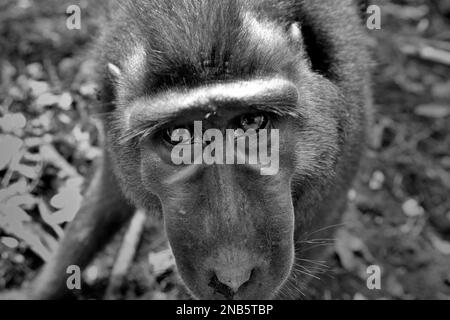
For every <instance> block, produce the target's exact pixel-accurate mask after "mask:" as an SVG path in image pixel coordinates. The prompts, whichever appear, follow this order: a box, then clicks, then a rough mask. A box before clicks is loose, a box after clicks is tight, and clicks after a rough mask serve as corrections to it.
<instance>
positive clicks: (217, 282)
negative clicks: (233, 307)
mask: <svg viewBox="0 0 450 320" xmlns="http://www.w3.org/2000/svg"><path fill="white" fill-rule="evenodd" d="M253 273H254V269H253V268H249V269H242V268H239V269H234V268H228V269H225V268H224V269H218V270H216V271H215V273H214V276H213V277H212V279H211V282H210V284H209V285H210V287H212V288H214V289H215V290H216V291H217V292H219V293H220V294H222V295H224V296H225V298H227V299H232V298H233V296H234V295H235V294H236V293H237V292H238V291H239V289H240V288H241V287H242V286H243V285H245V284H247V283H249V282H250V281H251V278H252V276H253Z"/></svg>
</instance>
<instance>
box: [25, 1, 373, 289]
mask: <svg viewBox="0 0 450 320" xmlns="http://www.w3.org/2000/svg"><path fill="white" fill-rule="evenodd" d="M112 8H113V9H112V10H111V11H110V23H109V24H108V26H107V27H105V29H104V34H103V36H102V40H101V41H100V44H99V48H100V50H99V53H100V55H99V61H100V64H99V67H100V70H99V73H100V74H101V75H103V78H102V80H101V82H102V84H103V90H102V103H103V106H104V108H105V110H104V111H106V112H107V113H108V115H107V116H106V117H105V129H106V133H107V137H108V139H107V140H108V142H107V145H108V152H109V155H111V157H109V156H108V155H107V160H106V163H107V164H109V161H110V158H111V160H112V163H113V165H112V167H113V168H114V172H115V175H116V176H117V179H118V183H117V182H114V181H112V180H114V179H115V178H114V177H111V167H110V166H109V165H105V166H103V174H102V175H100V176H99V178H98V179H97V180H96V181H100V182H98V183H97V186H98V187H99V188H101V189H100V191H94V192H93V194H92V195H91V196H89V194H88V197H90V198H88V203H89V204H92V205H93V208H88V207H87V206H85V207H83V208H84V209H83V210H82V211H84V212H81V213H80V214H79V215H78V216H77V218H76V220H75V221H74V223H73V226H71V228H70V229H69V232H68V235H67V239H66V240H65V242H64V243H63V244H62V248H61V249H60V251H59V252H58V254H57V257H56V258H55V259H54V260H53V262H52V263H50V265H49V266H47V267H46V269H45V271H44V273H43V275H42V276H41V278H40V280H38V281H37V285H35V287H34V289H33V291H32V295H33V296H34V297H40V298H54V297H58V296H59V295H60V294H61V293H62V292H63V291H64V282H65V281H64V280H63V277H64V276H65V272H64V270H65V266H67V265H70V264H78V265H80V264H81V265H85V264H86V263H87V262H88V261H89V259H90V257H91V256H92V254H93V253H94V251H95V250H94V249H97V247H98V246H99V245H100V244H101V243H104V242H105V241H106V240H107V239H108V238H109V236H110V235H111V234H113V233H114V231H115V230H116V229H117V226H118V225H120V224H121V223H123V221H124V220H126V217H127V216H129V215H130V214H131V212H132V208H131V207H129V206H127V205H125V204H124V203H126V202H125V200H124V198H122V196H120V195H119V194H118V193H117V190H116V189H115V187H114V186H116V185H120V186H121V188H122V190H123V192H124V194H125V195H126V197H127V198H128V199H129V200H131V201H132V203H133V204H134V205H136V206H142V207H145V208H147V209H148V210H149V211H153V212H161V207H163V208H164V218H165V221H166V224H167V231H168V234H169V240H170V242H171V245H172V248H173V249H174V253H175V256H176V259H177V264H178V267H179V269H180V272H181V273H182V276H183V278H184V280H185V282H186V284H187V286H188V287H189V288H190V289H191V290H193V292H194V293H195V294H196V295H197V296H198V293H199V292H206V291H207V290H208V287H207V281H206V282H205V285H203V284H198V283H199V282H202V281H203V280H204V279H205V277H206V279H208V277H210V274H209V273H208V272H209V271H208V268H210V266H214V268H219V269H220V268H221V267H222V266H221V265H220V264H221V263H222V262H223V261H224V260H223V259H225V260H226V259H228V258H224V257H223V256H218V255H216V254H215V252H216V251H217V252H219V251H220V252H221V250H222V251H223V250H224V249H223V248H224V246H229V247H233V248H235V247H237V248H239V250H238V253H236V255H237V256H239V255H241V256H242V257H243V258H242V259H253V258H254V260H255V261H256V262H255V263H260V262H258V261H259V259H262V260H264V261H265V262H261V265H264V263H266V264H269V265H270V266H268V267H264V268H265V269H264V272H263V271H261V272H260V275H259V276H260V277H261V284H260V285H261V287H260V290H259V291H264V290H263V289H265V288H266V287H264V286H265V285H266V284H265V283H267V290H274V292H258V290H256V291H254V290H253V291H252V290H250V289H249V290H248V297H253V298H264V297H273V296H274V294H276V293H278V294H279V296H280V297H283V293H285V291H286V283H288V281H290V280H286V279H287V277H288V276H291V277H293V276H294V275H295V270H292V273H291V270H290V266H288V265H287V264H290V262H288V261H287V260H288V259H290V258H289V256H290V253H289V250H291V249H292V248H291V245H292V243H291V242H292V240H291V239H289V238H290V237H293V238H294V240H295V250H296V252H297V257H298V258H301V259H310V258H315V257H317V256H319V255H320V254H321V252H322V251H321V250H318V249H316V250H314V251H311V250H308V246H306V245H305V244H306V243H307V242H305V240H307V239H309V238H311V237H312V234H313V235H314V238H329V233H330V229H324V230H323V232H315V231H317V230H319V229H321V228H326V227H328V226H330V225H332V224H335V223H337V222H338V221H339V218H340V214H341V213H342V210H343V209H344V207H345V199H346V192H347V190H348V188H349V186H350V184H351V182H352V179H353V177H354V175H355V173H356V170H357V167H358V162H359V158H360V154H361V151H362V146H363V144H364V138H363V137H364V135H365V129H366V127H367V124H366V122H365V119H366V113H367V111H368V109H369V107H370V91H369V83H368V78H369V76H368V75H369V61H368V55H367V53H366V48H365V44H364V43H365V42H364V37H365V35H364V33H363V30H362V26H361V23H360V19H359V16H358V8H357V6H356V5H355V4H354V3H353V2H352V1H351V0H343V1H335V0H322V1H317V0H298V1H294V0H291V1H289V0H284V1H281V0H280V1H276V0H274V1H269V0H267V1H250V0H223V1H217V0H197V1H194V0H172V1H170V0H164V1H143V0H141V1H131V0H130V1H118V2H115V5H114V6H113V7H112ZM246 12H250V13H252V15H253V16H254V17H256V19H257V20H258V21H262V22H264V23H265V24H268V25H271V26H273V28H275V29H277V30H282V31H283V36H280V37H279V38H276V37H275V38H273V39H271V40H270V41H266V42H261V41H257V39H256V40H255V35H254V34H252V33H251V32H250V31H249V30H248V28H247V27H246V26H245V25H244V21H243V19H242V17H243V15H244V14H245V13H246ZM296 22H297V23H298V24H299V25H300V28H301V31H302V37H303V39H302V40H301V43H296V44H292V43H290V42H289V38H288V36H287V33H288V30H289V28H290V26H291V25H292V24H293V23H296ZM274 34H275V33H274ZM137 45H138V46H142V47H143V48H144V50H145V52H146V60H145V67H144V68H142V69H141V70H139V72H138V74H126V73H125V74H124V75H123V78H122V79H121V81H118V79H117V78H115V77H114V76H112V75H111V74H110V73H109V72H108V70H107V65H108V63H112V64H114V65H116V66H118V67H119V68H120V69H122V70H123V69H124V68H126V63H125V61H126V59H127V57H128V56H129V54H130V51H129V50H130V48H134V47H136V46H137ZM276 75H282V76H283V77H284V78H286V79H289V80H290V81H292V82H293V83H295V85H296V86H297V90H298V93H299V98H300V99H299V106H298V107H299V108H301V109H302V112H303V113H304V115H305V117H304V118H303V119H302V120H301V121H299V120H296V121H295V120H294V119H285V120H283V122H282V123H280V129H281V130H282V131H283V132H284V135H283V146H282V147H283V148H284V149H283V150H287V151H285V152H286V155H284V154H283V155H281V162H282V166H283V168H282V169H283V171H282V174H280V175H279V176H277V177H271V178H267V177H264V178H262V177H254V176H252V175H251V174H249V173H248V172H246V171H244V170H240V169H237V170H238V171H239V174H241V175H236V174H234V173H229V172H225V171H224V170H222V171H221V170H219V169H218V170H217V171H213V170H211V171H208V172H205V173H203V176H202V177H203V178H202V179H204V180H202V181H203V182H202V184H198V183H197V181H192V182H191V183H190V184H188V185H184V183H180V184H179V185H176V186H171V189H170V188H169V187H167V186H165V185H163V184H162V185H161V187H159V188H156V189H155V186H156V185H158V186H159V185H160V182H159V180H158V179H159V178H161V177H163V176H164V175H165V174H166V172H165V170H166V169H165V167H163V168H156V167H155V164H154V163H153V162H151V159H152V157H153V156H154V153H155V151H154V150H146V149H145V148H144V149H139V148H137V147H136V144H135V143H133V141H128V140H126V143H120V141H123V139H122V138H123V137H124V135H126V134H127V132H126V130H125V128H124V126H123V118H124V112H125V110H126V109H127V108H128V104H129V103H130V101H133V100H134V99H136V97H143V96H147V97H154V96H156V95H158V96H159V95H162V96H164V95H165V94H169V93H170V92H172V90H176V91H179V92H186V94H189V89H194V88H199V87H202V86H205V85H212V86H213V85H215V84H217V83H233V82H236V81H242V80H247V79H249V80H251V79H255V78H267V77H274V76H276ZM149 108H150V106H149ZM150 110H151V109H150ZM147 158H148V159H149V160H147ZM143 167H144V168H145V169H146V170H145V171H142V168H143ZM155 168H156V169H155ZM152 170H156V171H152ZM152 173H154V174H153V175H152ZM155 174H156V175H155ZM167 174H168V173H167ZM158 175H159V176H158ZM249 181H250V182H249ZM249 183H251V186H249ZM105 186H106V189H107V190H108V189H109V190H110V191H111V189H113V190H114V191H113V192H114V193H115V194H114V195H113V197H114V198H113V199H114V200H113V201H112V200H111V198H110V196H108V197H103V196H99V195H98V194H102V192H107V191H101V190H105ZM94 187H95V184H94ZM166 187H167V188H168V189H167V190H166V189H165V188H166ZM152 188H153V189H155V191H156V193H159V194H158V195H157V196H156V195H155V194H154V193H153V192H151V191H152V190H153V189H152ZM253 189H255V190H256V191H254V190H253ZM198 197H200V198H198ZM106 198H107V199H109V200H108V201H106V202H107V203H109V205H108V206H107V208H106V209H105V206H104V203H105V201H101V199H106ZM89 199H90V200H89ZM205 203H206V204H205ZM184 208H188V209H187V211H188V212H190V213H192V214H189V216H190V217H189V219H187V218H185V217H181V216H179V217H178V216H177V215H176V214H177V213H178V212H179V211H180V210H181V209H183V210H184ZM236 214H240V217H241V219H242V220H241V221H240V222H239V223H238V224H233V223H232V222H230V221H232V220H233V219H234V216H235V215H236ZM105 219H108V220H107V221H110V222H108V226H107V227H105ZM205 219H206V220H211V222H208V223H206V224H205ZM291 219H293V221H294V224H293V225H292V226H291V224H292V221H291ZM115 222H116V223H115ZM88 226H89V227H88ZM201 226H204V227H205V228H207V229H208V228H209V229H208V230H210V229H211V230H214V234H215V235H216V238H215V239H214V238H206V236H205V238H202V232H203V231H202V230H200V229H199V228H200V227H201ZM291 227H292V230H290V228H291ZM294 227H295V229H294ZM87 229H90V231H89V232H88V231H86V230H87ZM253 229H256V230H257V232H256V233H255V232H254V231H251V230H253ZM281 229H283V230H281ZM284 229H285V230H284ZM101 230H103V232H102V231H101ZM284 231H285V233H283V232H284ZM294 231H295V234H294ZM252 232H253V233H252ZM93 233H97V234H95V235H93ZM250 233H252V234H251V237H250V236H249V234H250ZM282 234H286V235H285V238H283V237H282ZM288 234H291V235H290V236H288ZM99 239H100V240H101V241H99ZM92 242H96V243H97V244H98V245H97V246H96V248H93V247H92V246H91V245H90V243H92ZM243 243H248V246H250V247H251V250H250V251H251V254H250V256H249V257H247V256H246V255H245V254H244V253H241V251H242V250H243V251H245V250H246V247H245V246H243ZM80 246H81V247H82V248H83V250H84V251H83V253H82V254H81V252H78V251H77V252H75V253H71V252H72V251H71V248H74V247H79V248H80ZM80 250H81V249H80ZM252 254H255V256H254V257H253V256H252ZM229 259H231V260H233V259H234V258H233V257H231V258H229ZM231 260H230V261H231ZM193 261H196V263H197V265H193V264H192V263H193ZM224 267H226V266H224ZM288 267H289V268H288ZM287 268H288V269H287ZM261 269H263V267H261ZM280 274H283V279H284V280H283V281H285V282H284V286H283V287H281V288H276V286H277V283H278V282H279V281H280V280H279V279H278V278H279V277H280ZM191 276H192V277H191ZM255 281H257V282H256V283H259V282H258V281H260V280H259V279H258V280H255ZM300 282H303V281H300ZM263 283H264V286H263ZM272 283H273V286H272V287H271V284H272ZM295 285H299V284H298V283H296V284H295ZM269 288H270V289H269ZM205 294H206V293H205ZM211 294H212V293H211ZM243 296H245V295H243Z"/></svg>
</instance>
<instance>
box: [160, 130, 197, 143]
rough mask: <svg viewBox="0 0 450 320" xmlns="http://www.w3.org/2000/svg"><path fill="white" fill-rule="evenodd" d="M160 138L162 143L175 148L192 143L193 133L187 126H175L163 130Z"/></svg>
mask: <svg viewBox="0 0 450 320" xmlns="http://www.w3.org/2000/svg"><path fill="white" fill-rule="evenodd" d="M161 138H162V139H163V140H164V142H166V143H168V144H170V145H173V146H176V145H178V144H182V143H183V144H192V143H194V131H193V129H192V128H189V127H188V126H177V127H171V128H168V129H166V130H163V132H162V133H161Z"/></svg>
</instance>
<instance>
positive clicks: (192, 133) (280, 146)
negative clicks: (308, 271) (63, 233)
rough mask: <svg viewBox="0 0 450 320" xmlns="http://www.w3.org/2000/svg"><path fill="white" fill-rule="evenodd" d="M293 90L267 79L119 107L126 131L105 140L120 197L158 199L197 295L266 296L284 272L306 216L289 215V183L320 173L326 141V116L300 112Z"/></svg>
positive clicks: (279, 285) (184, 273) (330, 140)
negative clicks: (122, 192) (108, 142)
mask: <svg viewBox="0 0 450 320" xmlns="http://www.w3.org/2000/svg"><path fill="white" fill-rule="evenodd" d="M299 89H301V87H297V86H295V85H294V84H293V83H292V82H290V81H287V80H283V79H280V78H275V79H265V80H264V79H260V80H252V81H247V82H239V83H230V84H219V85H214V86H210V87H203V88H200V89H194V90H188V91H183V92H170V94H168V95H164V94H163V95H161V96H157V97H151V98H148V97H147V98H143V99H138V100H137V101H135V102H133V104H132V106H131V107H130V108H129V109H128V111H127V114H128V118H127V121H128V123H127V125H128V126H129V127H130V128H133V129H131V131H130V130H127V132H126V133H125V134H124V133H123V132H122V133H121V135H122V137H125V139H124V140H123V141H122V140H121V139H119V140H115V141H111V144H112V146H113V148H114V149H115V154H118V155H119V156H118V158H117V159H116V162H117V163H116V164H117V165H118V168H119V170H118V175H119V177H121V178H122V181H124V182H125V183H124V184H125V191H126V192H128V194H129V196H130V197H132V198H133V199H134V200H135V202H137V203H140V204H142V205H143V206H146V207H149V206H150V204H149V203H148V201H149V200H148V199H149V198H151V197H150V194H151V195H156V196H157V198H158V199H159V201H160V203H161V206H162V209H163V215H164V222H165V226H166V231H167V235H168V238H169V241H170V245H171V247H172V249H173V252H174V255H175V258H176V262H177V266H178V270H179V272H180V275H181V277H182V279H183V280H184V282H185V284H186V285H187V287H188V289H189V290H190V291H191V292H192V293H193V295H194V296H195V297H197V298H200V299H224V298H226V299H231V298H233V299H269V298H273V297H274V296H275V295H276V294H277V293H278V292H279V290H280V288H282V286H283V285H284V284H285V282H286V281H287V279H288V277H289V275H290V272H291V269H292V266H293V261H294V231H295V230H294V229H295V225H296V224H302V222H301V221H300V220H302V219H306V218H305V217H302V216H297V217H294V204H293V194H294V193H295V192H298V190H295V188H296V185H293V184H294V183H296V182H295V181H297V180H299V179H301V180H303V182H305V184H307V181H308V179H309V178H311V177H314V176H319V175H320V174H321V172H320V170H322V169H323V171H324V172H326V174H329V171H330V170H329V167H328V164H327V165H325V163H327V161H328V159H329V158H331V157H332V154H331V152H330V150H329V149H327V147H328V146H330V145H332V143H334V140H333V139H335V126H334V129H333V125H334V124H333V125H331V124H330V127H329V128H332V129H331V130H330V132H328V133H329V135H328V136H326V135H325V136H324V135H323V133H322V135H316V133H317V132H316V131H315V130H321V129H320V128H321V127H320V125H319V123H320V124H323V123H324V122H327V120H324V119H322V118H321V119H318V118H316V117H315V116H314V112H312V113H310V114H309V111H308V109H309V108H312V107H314V108H317V106H310V105H309V104H308V103H307V102H300V100H301V98H300V97H299ZM149 105H151V106H152V107H153V108H152V110H151V111H149V108H148V106H149ZM158 106H161V109H159V107H158ZM155 110H159V111H155ZM123 117H126V115H122V116H121V118H123ZM315 121H318V123H315ZM246 132H247V133H248V132H250V133H251V134H248V135H246V136H245V135H244V136H245V137H244V138H245V141H246V142H247V143H246V144H244V147H243V148H239V147H238V145H239V143H238V141H239V140H240V139H241V138H242V136H241V135H240V134H242V133H246ZM113 136H114V135H113ZM115 136H116V137H117V135H115ZM266 137H267V139H266ZM134 138H136V139H134ZM113 139H114V138H113ZM133 139H134V142H133V143H132V141H133ZM321 140H322V142H321ZM230 141H231V143H230ZM255 144H256V145H257V147H256V148H253V147H255ZM212 145H214V148H211V147H212ZM212 149H214V151H213V150H212ZM181 150H182V151H181ZM254 152H256V158H255V159H256V163H255V162H251V160H250V158H251V157H252V156H255V154H252V153H254ZM186 154H188V156H186ZM264 154H266V155H268V156H269V159H270V161H269V162H267V161H266V162H264V163H262V162H261V159H262V158H261V157H262V156H263V155H264ZM322 166H323V168H322ZM305 192H306V194H307V195H308V193H314V190H313V189H311V190H305ZM146 201H147V203H146Z"/></svg>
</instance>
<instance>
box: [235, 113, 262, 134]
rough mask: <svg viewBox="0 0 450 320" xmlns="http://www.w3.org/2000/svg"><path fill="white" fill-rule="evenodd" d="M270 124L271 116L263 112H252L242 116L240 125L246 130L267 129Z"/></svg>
mask: <svg viewBox="0 0 450 320" xmlns="http://www.w3.org/2000/svg"><path fill="white" fill-rule="evenodd" d="M268 125H269V117H268V116H266V115H265V114H262V113H253V114H252V113H250V114H245V115H243V116H241V118H240V119H239V127H240V128H241V129H243V130H244V131H247V130H251V129H253V130H260V129H266V128H267V126H268Z"/></svg>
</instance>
